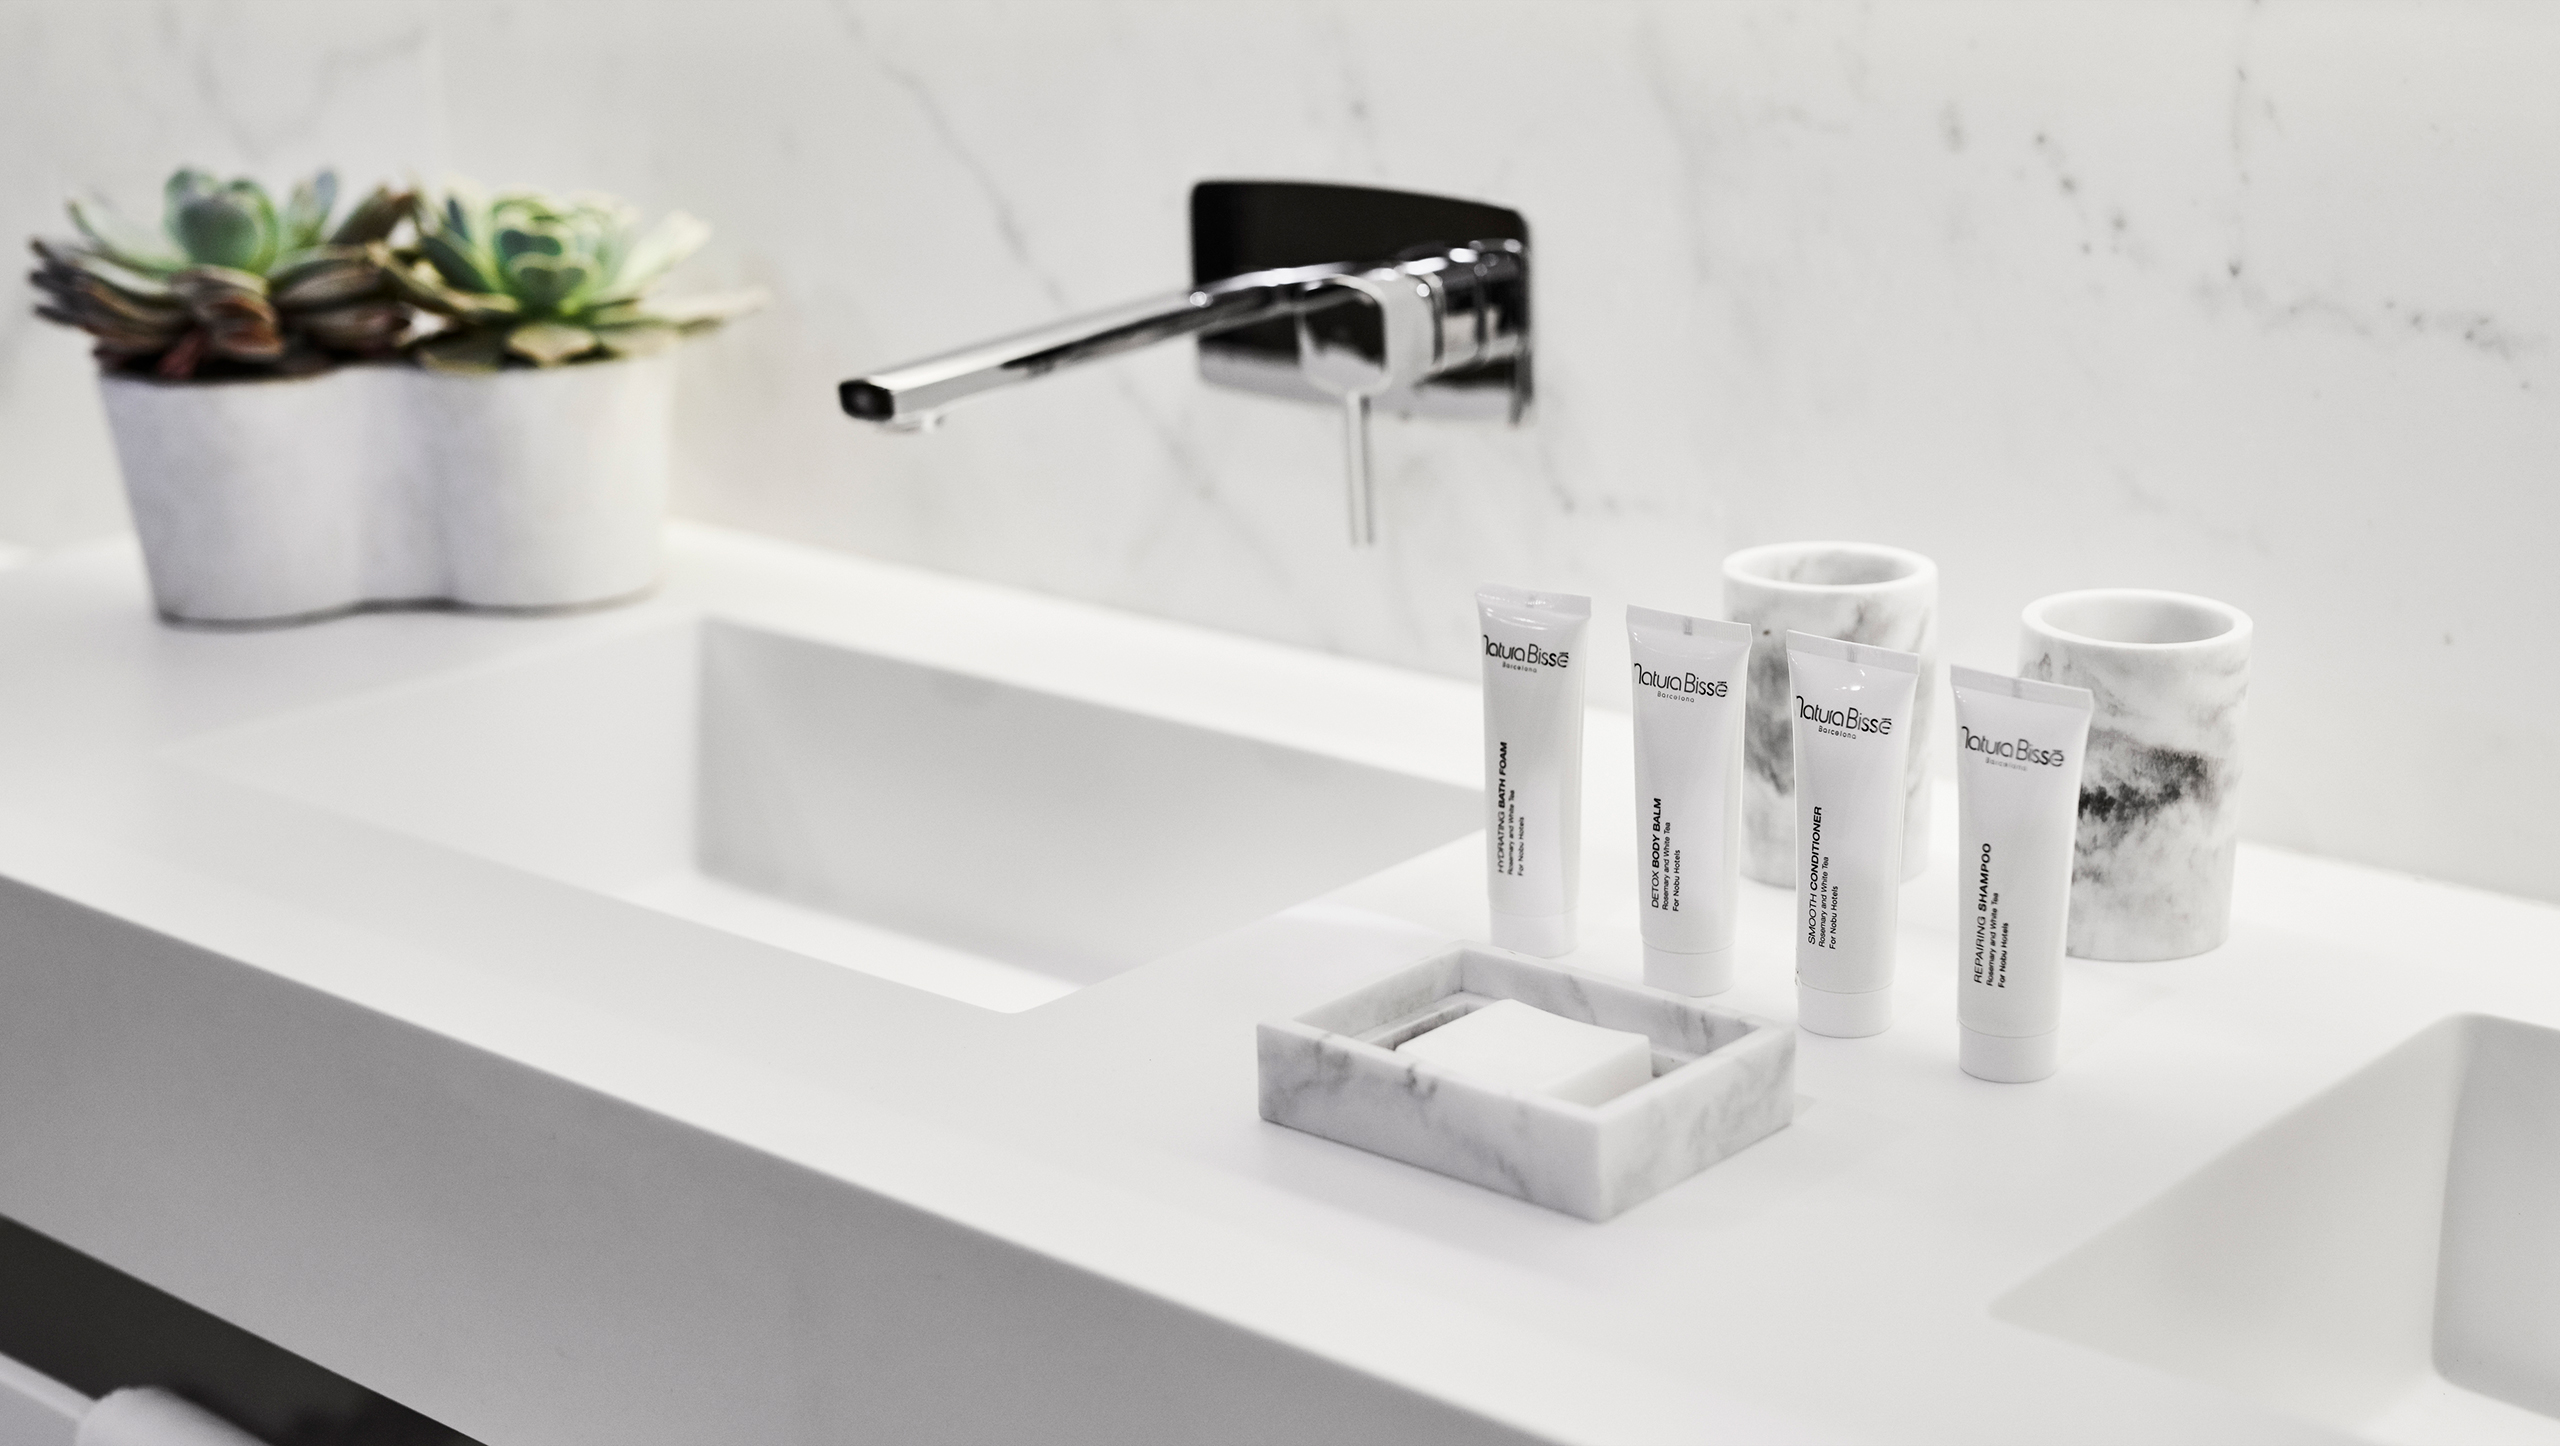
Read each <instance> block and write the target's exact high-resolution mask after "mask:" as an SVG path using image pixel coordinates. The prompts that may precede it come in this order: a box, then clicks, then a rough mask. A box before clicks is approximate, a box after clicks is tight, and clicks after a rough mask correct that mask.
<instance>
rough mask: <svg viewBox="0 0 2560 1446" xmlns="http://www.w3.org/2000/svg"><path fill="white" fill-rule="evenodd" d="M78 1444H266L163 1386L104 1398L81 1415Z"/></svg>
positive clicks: (74, 1443)
mask: <svg viewBox="0 0 2560 1446" xmlns="http://www.w3.org/2000/svg"><path fill="white" fill-rule="evenodd" d="M72 1446H266V1443H264V1442H262V1441H260V1440H259V1439H258V1438H257V1437H255V1436H252V1435H250V1434H249V1433H248V1432H246V1431H243V1430H241V1429H240V1428H239V1427H237V1426H234V1425H232V1424H231V1423H230V1422H228V1421H225V1420H223V1419H222V1418H221V1417H220V1416H217V1415H214V1414H213V1413H212V1412H210V1411H206V1410H203V1409H201V1408H199V1407H196V1406H190V1405H188V1404H187V1403H186V1402H184V1401H182V1400H180V1399H178V1398H177V1397H175V1396H172V1395H170V1394H169V1393H168V1392H166V1391H163V1390H161V1389H160V1388H159V1387H157V1386H129V1387H127V1388H125V1389H124V1390H121V1391H110V1392H108V1393H107V1394H106V1395H103V1396H100V1397H99V1398H98V1403H97V1404H96V1405H94V1406H91V1407H90V1408H89V1413H88V1414H87V1415H85V1416H82V1417H81V1418H80V1431H79V1434H77V1435H76V1436H74V1437H72Z"/></svg>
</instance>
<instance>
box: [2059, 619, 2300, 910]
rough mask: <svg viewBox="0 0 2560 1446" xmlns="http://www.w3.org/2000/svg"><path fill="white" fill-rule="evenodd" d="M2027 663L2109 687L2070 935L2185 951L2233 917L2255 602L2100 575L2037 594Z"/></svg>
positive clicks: (2087, 794)
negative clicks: (2100, 581)
mask: <svg viewBox="0 0 2560 1446" xmlns="http://www.w3.org/2000/svg"><path fill="white" fill-rule="evenodd" d="M2021 621H2022V623H2023V629H2022V631H2021V634H2020V636H2019V640H2018V674H2019V676H2020V677H2025V678H2041V679H2043V680H2045V681H2046V682H2050V683H2069V684H2071V685H2072V686H2074V687H2078V688H2086V689H2088V690H2089V691H2090V692H2091V693H2092V694H2094V695H2095V696H2096V698H2097V712H2096V714H2095V715H2094V716H2093V717H2091V718H2090V720H2089V756H2088V757H2087V758H2086V759H2085V760H2084V761H2083V764H2082V767H2081V773H2080V837H2079V847H2078V850H2077V852H2076V853H2075V854H2074V855H2073V857H2072V863H2071V924H2070V929H2069V938H2068V944H2067V947H2068V948H2069V950H2070V952H2072V953H2073V954H2076V955H2078V956H2080V957H2081V958H2083V959H2126V960H2136V959H2183V958H2185V957H2186V956H2188V955H2190V954H2201V953H2203V952H2204V951H2206V950H2207V949H2211V948H2213V947H2215V946H2216V945H2218V944H2220V943H2221V942H2222V941H2223V939H2224V938H2225V937H2226V936H2228V935H2229V934H2230V932H2231V863H2232V855H2233V852H2234V850H2235V848H2236V847H2237V845H2238V843H2239V839H2240V811H2239V806H2238V805H2239V793H2240V715H2241V710H2242V708H2243V706H2244V705H2245V704H2246V703H2247V701H2248V697H2249V617H2248V614H2246V613H2243V612H2241V611H2240V610H2239V609H2238V608H2235V607H2232V606H2230V605H2228V604H2226V603H2218V602H2214V601H2213V600H2211V599H2209V598H2200V597H2190V596H2188V595H2186V594H2185V593H2175V592H2150V591H2146V590H2142V589H2138V588H2102V589H2098V590H2095V591H2090V592H2065V593H2056V594H2054V595H2053V596H2051V597H2047V598H2039V599H2037V600H2036V601H2034V602H2032V603H2029V604H2027V610H2026V613H2025V615H2024V617H2023V618H2022V619H2021Z"/></svg>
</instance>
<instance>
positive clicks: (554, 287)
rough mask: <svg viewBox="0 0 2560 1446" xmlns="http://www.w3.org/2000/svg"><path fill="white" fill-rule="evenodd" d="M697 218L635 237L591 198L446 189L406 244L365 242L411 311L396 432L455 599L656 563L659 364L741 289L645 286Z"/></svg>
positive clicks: (616, 592)
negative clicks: (405, 435) (417, 475)
mask: <svg viewBox="0 0 2560 1446" xmlns="http://www.w3.org/2000/svg"><path fill="white" fill-rule="evenodd" d="M709 235H710V232H709V228H707V227H705V226H704V225H703V224H702V223H701V222H699V221H696V220H695V219H693V218H692V217H690V216H687V215H685V214H683V213H682V212H676V213H674V214H671V215H669V216H667V217H666V218H665V219H663V220H662V221H660V222H659V223H658V225H657V226H656V227H655V228H653V229H649V230H646V231H643V230H642V229H641V227H640V224H639V215H638V213H637V212H636V211H634V210H633V209H632V208H631V207H629V206H626V205H623V204H622V203H620V202H618V201H615V200H613V199H611V198H609V197H602V196H583V195H582V196H573V197H569V198H566V199H561V198H554V197H550V196H545V195H542V194H539V193H536V192H531V191H509V192H502V193H500V194H498V195H496V196H490V195H487V194H485V193H483V192H482V191H481V190H480V189H479V188H478V187H476V186H473V185H470V184H469V183H467V182H453V183H449V184H448V186H447V188H446V192H445V194H444V196H443V197H442V198H440V199H437V200H434V201H430V202H422V203H421V204H420V205H419V206H418V208H417V213H416V239H415V241H414V242H413V243H412V244H411V245H409V246H407V247H403V248H399V249H396V250H395V249H394V248H392V247H389V246H387V245H379V244H378V245H376V246H375V247H374V248H373V254H374V257H375V259H376V261H377V262H378V263H379V264H381V265H382V267H383V268H384V270H385V274H386V275H387V276H388V277H389V278H390V280H391V283H392V285H393V288H394V289H395V290H396V291H397V292H398V293H399V294H400V295H401V296H403V297H404V298H406V299H407V300H408V301H409V302H411V303H412V304H414V305H415V306H417V307H418V308H419V309H420V310H422V311H423V312H425V313H427V315H428V317H429V318H430V322H429V330H428V332H427V334H425V335H424V336H423V337H421V338H420V339H418V340H417V341H416V342H415V343H414V344H413V345H412V347H411V355H412V356H414V357H415V358H416V360H417V361H418V363H419V364H420V367H421V374H420V375H419V376H418V378H417V379H416V383H415V386H414V389H413V393H414V401H415V413H416V419H417V421H418V423H419V426H418V429H417V431H416V433H415V435H416V438H417V441H418V445H419V447H420V449H421V454H422V457H423V458H424V462H425V465H426V467H427V469H428V470H429V471H430V472H431V473H432V474H433V475H434V476H435V478H436V479H437V485H438V487H439V489H440V495H441V498H442V502H443V512H442V516H443V525H444V528H445V532H446V536H447V539H448V552H449V555H450V560H451V565H452V568H453V574H454V576H453V586H454V590H455V595H456V596H460V597H466V598H468V599H469V600H470V601H472V602H474V603H478V604H481V605H484V606H501V607H557V606H564V605H574V604H580V603H589V602H601V601H609V600H611V599H614V598H618V597H623V596H627V595H630V594H632V593H636V592H639V591H642V590H644V589H646V588H647V587H649V586H650V585H651V583H653V582H654V581H655V580H656V577H657V572H658V523H659V517H660V514H661V512H662V511H663V509H664V505H665V500H666V491H667V465H668V448H669V420H670V411H671V405H672V397H673V391H674V382H675V375H674V359H673V358H672V357H671V356H669V355H667V352H668V351H669V349H670V348H672V347H673V346H674V344H675V342H676V341H677V340H678V339H679V338H680V337H682V336H683V335H685V334H686V333H689V332H695V331H700V330H703V329H705V328H708V327H711V326H715V325H717V324H718V323H719V322H721V321H723V320H725V319H727V318H729V317H731V316H735V315H737V314H739V313H741V312H743V311H746V310H749V309H751V308H753V307H755V306H758V305H760V304H762V302H763V300H764V297H763V294H762V293H760V292H730V293H722V294H718V295H704V296H696V297H691V298H686V299H683V300H676V301H669V300H661V299H656V298H654V297H653V296H652V295H651V293H652V291H653V290H654V289H655V288H656V286H657V285H658V283H659V282H660V281H662V280H663V279H664V278H665V277H666V274H667V273H668V272H669V271H670V270H672V269H673V268H674V267H675V266H676V265H677V264H678V263H679V262H681V261H683V260H684V259H685V258H686V257H688V256H690V255H692V254H693V253H694V252H695V251H696V250H698V249H699V248H700V247H701V245H702V243H703V242H704V241H705V240H706V239H708V237H709Z"/></svg>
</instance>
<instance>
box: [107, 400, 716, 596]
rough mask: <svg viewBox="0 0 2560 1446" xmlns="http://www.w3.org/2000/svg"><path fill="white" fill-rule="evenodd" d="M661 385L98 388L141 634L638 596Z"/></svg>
mask: <svg viewBox="0 0 2560 1446" xmlns="http://www.w3.org/2000/svg"><path fill="white" fill-rule="evenodd" d="M674 380H675V372H674V360H673V358H671V357H654V358H649V359H646V360H642V361H628V362H610V363H602V364H597V365H591V366H576V367H562V368H559V369H557V370H554V371H530V370H528V371H509V372H501V373H498V374H496V375H493V376H478V377H453V376H439V375H436V374H433V373H429V372H422V371H417V370H414V369H411V368H407V367H399V366H353V367H342V368H339V369H337V370H335V371H330V372H324V373H322V374H320V375H318V376H312V377H298V378H280V379H273V380H264V381H236V382H198V383H188V384H183V385H173V384H165V383H159V382H152V381H146V380H141V379H138V378H133V377H125V376H107V377H102V378H101V379H100V383H99V387H100V392H101V394H102V396H103V398H104V400H105V404H106V411H107V422H108V428H109V430H110V432H111V433H112V434H113V436H114V439H115V447H116V455H117V459H118V461H119V462H120V464H121V465H122V469H123V472H124V483H125V496H126V499H127V501H128V502H129V504H130V505H131V508H132V511H133V520H134V530H135V532H136V533H137V534H138V535H139V536H140V538H141V541H142V552H143V558H144V561H145V564H146V565H147V567H148V569H149V571H150V576H151V592H152V600H153V602H154V604H155V605H156V606H157V607H158V609H159V611H160V613H161V615H162V616H163V617H166V618H169V619H171V620H173V621H178V622H196V623H231V624H274V623H288V622H299V621H306V620H309V619H313V618H321V617H328V616H331V615H334V614H337V613H343V612H348V611H351V610H354V609H357V608H363V607H378V606H402V605H411V606H420V605H439V604H450V605H458V606H464V607H481V608H542V609H547V608H561V607H583V606H588V605H592V604H595V603H601V602H610V601H613V600H616V599H619V598H624V597H629V596H632V595H633V594H636V593H640V592H643V591H646V590H647V589H648V587H649V586H650V585H651V583H652V582H654V581H655V579H656V577H657V571H658V529H659V521H660V518H661V515H662V513H663V512H664V510H665V502H666V492H667V453H668V443H669V417H670V407H671V402H672V398H673V392H674Z"/></svg>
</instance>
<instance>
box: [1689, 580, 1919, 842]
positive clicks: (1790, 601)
mask: <svg viewBox="0 0 2560 1446" xmlns="http://www.w3.org/2000/svg"><path fill="white" fill-rule="evenodd" d="M1724 613H1725V616H1726V617H1728V618H1731V619H1732V620H1733V621H1735V622H1738V623H1746V624H1748V625H1749V626H1750V628H1751V691H1750V697H1749V699H1748V701H1747V704H1746V706H1745V711H1744V719H1745V722H1744V730H1745V731H1744V741H1743V761H1742V871H1743V872H1744V873H1745V874H1748V875H1750V876H1751V877H1752V878H1755V879H1758V880H1759V881H1760V882H1762V883H1764V884H1779V885H1783V886H1789V887H1792V886H1793V885H1794V883H1795V881H1796V766H1795V722H1794V713H1793V711H1792V710H1791V709H1790V707H1789V699H1790V698H1791V697H1792V690H1791V688H1790V687H1789V684H1788V681H1787V633H1788V631H1789V630H1790V629H1793V630H1795V631H1797V632H1805V633H1812V634H1814V635H1815V636H1817V637H1824V638H1839V639H1841V640H1842V641H1844V642H1852V643H1867V644H1871V645H1873V646H1875V647H1880V648H1895V649H1899V650H1900V651H1902V652H1906V653H1918V654H1919V655H1920V691H1919V696H1918V699H1917V701H1915V702H1914V703H1913V705H1912V715H1913V716H1912V720H1911V723H1912V726H1911V762H1910V773H1909V776H1908V788H1907V791H1906V793H1905V795H1904V799H1903V831H1902V876H1903V877H1904V878H1906V879H1908V878H1912V877H1914V876H1916V875H1917V874H1919V872H1920V871H1921V870H1922V869H1924V868H1926V867H1927V866H1928V863H1929V763H1930V760H1931V759H1932V758H1933V757H1935V753H1934V751H1933V750H1932V749H1931V747H1930V738H1931V736H1932V734H1931V728H1930V723H1931V717H1932V714H1933V713H1934V711H1935V709H1936V707H1937V697H1938V672H1939V668H1938V565H1937V564H1936V563H1934V562H1931V561H1930V560H1929V559H1927V558H1925V557H1922V556H1921V555H1920V554H1918V553H1916V552H1908V551H1905V550H1903V549H1902V548H1899V547H1882V546H1878V545H1877V544H1875V543H1871V542H1773V543H1770V544H1768V545H1767V546H1764V547H1747V548H1744V549H1743V550H1742V551H1740V552H1737V553H1734V554H1732V555H1731V556H1729V557H1727V558H1725V560H1724Z"/></svg>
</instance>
